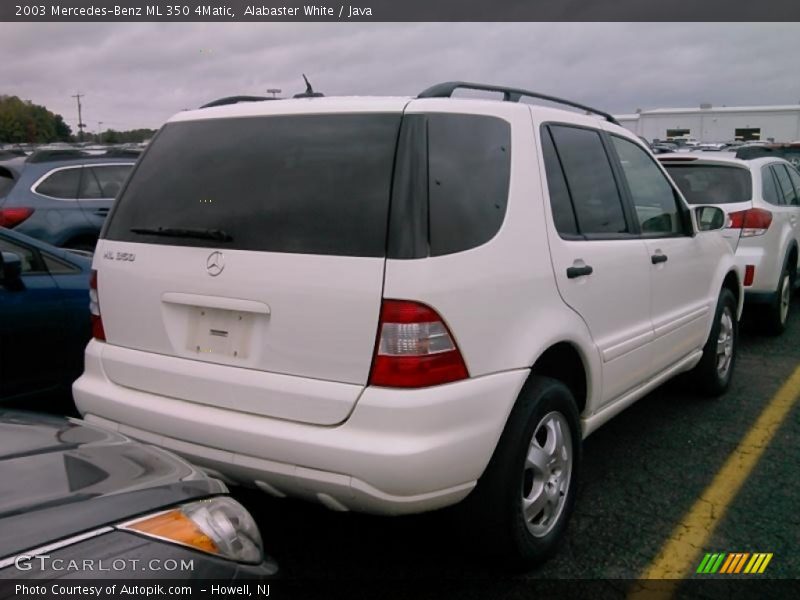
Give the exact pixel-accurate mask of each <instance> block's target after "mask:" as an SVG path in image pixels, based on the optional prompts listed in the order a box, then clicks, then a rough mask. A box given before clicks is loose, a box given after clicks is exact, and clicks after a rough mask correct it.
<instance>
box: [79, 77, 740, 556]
mask: <svg viewBox="0 0 800 600" xmlns="http://www.w3.org/2000/svg"><path fill="white" fill-rule="evenodd" d="M458 88H475V89H485V90H490V91H501V92H502V93H503V94H504V96H505V99H506V100H508V101H496V100H479V99H455V98H451V95H452V93H453V91H454V90H456V89H458ZM521 96H532V97H537V96H538V95H537V94H535V93H532V92H525V91H522V90H514V89H505V88H496V87H492V86H481V85H477V84H464V83H450V84H440V85H437V86H434V87H433V88H430V89H428V90H426V91H425V92H423V93H422V94H420V96H418V97H417V98H319V97H306V98H300V99H292V100H276V101H261V102H246V103H237V104H232V105H227V106H216V107H214V108H206V109H201V110H195V111H190V112H182V113H179V114H178V115H176V116H174V117H173V118H172V119H171V120H170V121H169V122H168V123H167V124H166V125H165V126H164V127H163V128H162V129H161V131H160V132H159V133H158V135H157V136H156V137H155V139H154V140H153V142H152V143H151V144H150V145H149V147H148V149H147V151H146V153H145V154H144V156H143V157H142V158H141V160H140V162H139V163H138V164H137V166H136V168H135V171H134V173H133V174H132V176H131V178H130V179H129V181H128V183H127V185H126V187H125V189H124V190H123V192H122V195H121V197H120V200H119V201H118V203H117V204H116V206H115V207H114V209H113V212H112V214H111V216H110V217H109V220H108V223H107V225H106V228H105V230H104V232H103V235H102V239H101V240H100V243H99V245H98V247H97V251H96V253H95V256H94V268H95V269H96V277H95V278H93V289H92V310H93V313H94V315H95V316H94V333H95V339H94V340H93V341H92V342H91V343H90V344H89V346H88V348H87V350H86V371H85V373H84V375H83V376H82V377H81V378H80V379H79V380H78V381H77V382H76V383H75V386H74V394H75V399H76V403H77V406H78V408H79V409H80V411H81V412H82V413H83V415H84V416H85V418H86V419H87V420H88V421H91V422H94V423H98V424H101V425H105V426H107V427H109V428H112V429H116V430H119V431H121V432H124V433H126V434H128V435H130V436H132V437H135V438H139V439H141V440H144V441H147V442H151V443H154V444H157V445H160V446H163V447H166V448H169V449H171V450H173V451H175V452H177V453H179V454H182V455H184V456H186V457H188V458H189V459H191V460H192V461H194V462H195V463H197V464H199V465H202V466H204V467H205V468H206V469H208V470H210V471H211V472H213V473H215V474H219V475H221V476H222V477H224V478H225V479H227V480H228V481H231V482H234V483H244V484H248V485H255V486H257V487H258V488H260V489H262V490H264V491H265V492H266V493H269V494H272V495H274V496H279V497H282V496H299V497H304V498H308V499H311V500H314V501H316V502H320V503H322V504H324V505H325V506H327V507H329V508H331V509H333V510H356V511H367V512H374V513H382V514H400V513H412V512H420V511H427V510H432V509H436V508H439V507H443V506H447V505H451V504H455V503H458V502H460V501H462V500H464V499H465V498H467V504H466V505H467V508H468V509H469V511H470V515H471V519H472V521H471V529H472V530H475V529H480V530H481V531H483V532H485V535H486V536H487V537H488V538H489V539H490V540H491V542H490V546H488V547H491V548H493V549H495V550H496V551H497V552H500V553H502V554H504V555H505V556H508V557H510V558H512V559H516V560H518V561H522V562H529V561H532V560H536V559H540V558H542V557H544V556H546V555H547V554H548V553H550V552H551V551H552V550H553V548H554V545H555V543H556V541H557V539H558V537H559V536H560V534H561V533H562V532H563V531H564V528H565V525H566V521H567V518H568V515H569V514H570V512H571V508H572V505H573V501H574V497H575V487H576V486H575V481H576V477H577V474H578V468H579V464H580V460H579V459H580V442H581V439H582V438H583V437H585V436H587V435H589V434H590V433H591V432H592V431H594V430H595V429H597V428H598V427H599V426H600V425H602V424H603V423H604V422H606V421H607V420H608V419H610V418H611V417H613V416H614V415H616V414H617V413H619V412H620V411H622V410H623V409H624V408H625V407H627V406H629V405H630V404H631V403H632V402H634V401H635V400H636V399H638V398H641V397H642V396H644V395H645V394H647V393H648V392H649V391H650V390H652V389H653V388H655V387H656V386H658V385H660V384H661V383H663V382H664V381H666V380H668V379H669V378H671V377H672V376H674V375H676V374H678V373H681V372H684V371H689V370H692V369H694V372H695V375H696V377H697V382H698V385H699V386H700V387H701V388H702V389H703V390H704V391H706V392H708V393H710V394H719V393H722V392H723V391H724V390H725V389H726V388H727V386H728V384H729V382H730V378H731V374H732V371H733V366H734V359H735V353H736V342H737V320H738V316H739V314H740V311H741V300H742V295H743V294H742V290H741V282H740V276H739V273H738V271H737V268H736V266H735V263H734V258H733V253H732V251H731V248H730V246H729V245H728V243H727V242H726V241H725V240H724V239H723V238H722V236H721V235H720V234H719V233H716V232H702V233H701V232H699V230H698V216H697V213H698V212H699V213H702V218H701V219H700V222H701V223H702V224H704V227H706V224H707V223H709V222H715V226H716V227H717V228H721V227H722V225H723V222H724V219H723V216H724V215H723V212H722V211H721V210H719V209H718V208H713V207H712V208H706V209H699V211H694V212H692V211H690V209H689V208H688V206H687V205H686V204H685V202H684V200H683V199H682V197H681V195H680V192H678V191H677V190H676V189H675V188H674V187H673V184H672V183H671V181H670V180H669V178H668V176H667V175H666V174H665V172H664V171H663V169H662V168H661V166H660V165H659V164H658V162H657V161H656V160H655V159H654V158H653V157H652V155H651V154H650V153H649V151H648V150H647V149H646V148H645V147H644V146H643V145H642V143H641V142H640V141H639V140H638V139H637V138H636V137H635V136H634V135H632V134H631V133H629V132H628V131H626V130H625V129H623V128H622V127H620V126H619V125H618V124H616V122H614V120H613V118H612V117H610V116H608V115H606V114H605V113H598V111H593V112H595V113H598V114H599V116H598V114H595V115H591V116H590V115H587V114H577V113H574V112H570V111H564V110H557V109H554V108H545V107H541V106H533V105H529V104H525V103H521V102H518V101H517V100H519V99H520V97H521ZM538 97H541V96H538ZM544 98H546V99H550V98H547V97H544ZM550 100H552V99H550ZM561 102H562V103H564V104H571V103H569V102H567V101H561ZM573 106H577V107H579V108H581V109H583V110H584V111H586V110H588V111H591V110H592V109H587V107H582V106H580V105H573ZM706 228H708V227H706Z"/></svg>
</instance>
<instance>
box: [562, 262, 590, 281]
mask: <svg viewBox="0 0 800 600" xmlns="http://www.w3.org/2000/svg"><path fill="white" fill-rule="evenodd" d="M593 272H594V269H593V268H592V267H590V266H589V265H584V266H582V267H568V268H567V278H568V279H575V278H576V277H583V276H585V275H591V274H592V273H593Z"/></svg>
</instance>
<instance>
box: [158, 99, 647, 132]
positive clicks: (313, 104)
mask: <svg viewBox="0 0 800 600" xmlns="http://www.w3.org/2000/svg"><path fill="white" fill-rule="evenodd" d="M412 102H413V103H414V104H415V105H422V106H426V107H427V106H442V107H445V106H447V107H448V108H449V107H452V112H458V110H459V108H460V109H463V110H464V111H465V112H472V111H473V110H479V111H480V112H487V113H491V112H497V113H498V114H501V113H504V112H506V111H508V110H528V109H530V110H532V111H534V113H535V114H536V115H537V117H538V118H541V120H555V121H564V122H573V123H582V124H586V125H591V126H594V127H597V128H598V129H601V128H605V126H607V125H608V126H610V127H611V128H612V130H613V131H615V132H616V131H619V132H620V133H623V134H624V135H625V136H626V137H632V138H635V137H636V136H635V135H633V134H632V133H631V132H630V131H628V130H627V129H625V128H624V127H621V126H618V125H614V124H613V123H609V122H607V121H606V120H605V119H604V118H603V117H602V116H599V115H594V114H592V115H585V114H583V113H581V112H576V111H573V110H564V109H561V108H553V107H551V106H549V105H541V104H534V103H530V102H503V101H501V100H498V99H492V98H478V97H464V96H460V97H453V98H436V97H423V98H415V97H408V96H326V97H316V98H287V99H281V100H270V101H251V102H236V103H232V104H224V105H221V106H211V107H208V108H199V109H196V110H187V111H181V112H179V113H177V114H175V115H173V116H172V117H171V118H170V119H168V120H167V123H176V122H184V121H198V120H206V119H225V118H238V117H258V116H271V115H303V114H309V115H310V114H335V113H352V112H375V113H379V112H389V113H399V112H402V111H404V110H405V109H406V107H408V105H409V104H410V103H412ZM513 107H517V108H513ZM506 114H507V112H506Z"/></svg>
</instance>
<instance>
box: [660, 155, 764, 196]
mask: <svg viewBox="0 0 800 600" xmlns="http://www.w3.org/2000/svg"><path fill="white" fill-rule="evenodd" d="M664 167H665V168H666V169H667V172H668V173H669V174H670V177H672V179H673V180H674V181H675V183H676V184H677V186H678V187H679V188H680V190H681V192H682V193H683V196H684V198H686V201H687V202H688V203H689V204H733V203H735V202H747V201H748V200H752V198H753V191H752V183H751V179H750V171H748V170H747V169H743V168H741V167H727V166H723V165H704V164H697V163H694V164H686V163H682V164H670V163H664Z"/></svg>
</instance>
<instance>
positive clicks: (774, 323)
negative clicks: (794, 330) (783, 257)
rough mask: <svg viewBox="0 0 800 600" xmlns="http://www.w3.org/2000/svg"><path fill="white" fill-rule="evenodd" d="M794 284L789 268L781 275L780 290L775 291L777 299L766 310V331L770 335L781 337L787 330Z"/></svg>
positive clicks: (764, 316) (764, 314)
mask: <svg viewBox="0 0 800 600" xmlns="http://www.w3.org/2000/svg"><path fill="white" fill-rule="evenodd" d="M793 288H794V282H793V281H792V275H791V272H790V269H789V267H788V266H787V267H786V268H785V269H784V270H783V273H781V278H780V281H778V289H777V290H775V299H774V300H773V301H772V302H771V303H770V304H769V305H768V306H767V307H766V308H765V309H764V312H763V313H762V315H763V319H764V330H765V331H766V332H767V333H768V334H770V335H780V334H782V333H783V332H784V331H785V330H786V322H787V321H788V319H789V306H790V305H791V303H792V289H793Z"/></svg>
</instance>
